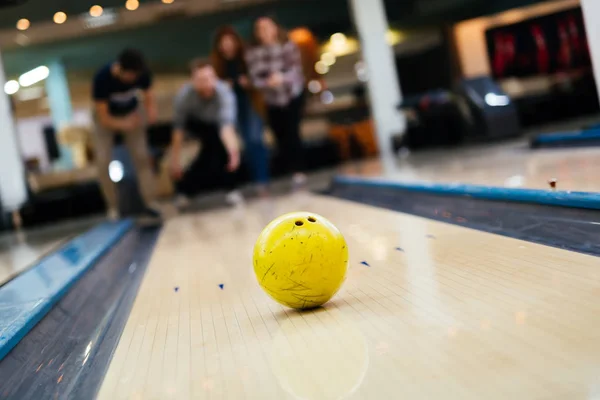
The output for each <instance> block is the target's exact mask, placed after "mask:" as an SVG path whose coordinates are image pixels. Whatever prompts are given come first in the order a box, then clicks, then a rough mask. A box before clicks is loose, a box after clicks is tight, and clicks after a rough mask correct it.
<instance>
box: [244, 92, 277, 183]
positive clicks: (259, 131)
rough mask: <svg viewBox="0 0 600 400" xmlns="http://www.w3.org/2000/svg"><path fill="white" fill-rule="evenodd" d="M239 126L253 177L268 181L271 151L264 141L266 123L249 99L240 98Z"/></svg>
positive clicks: (255, 180)
mask: <svg viewBox="0 0 600 400" xmlns="http://www.w3.org/2000/svg"><path fill="white" fill-rule="evenodd" d="M238 128H239V131H240V134H241V135H242V139H243V140H244V145H245V150H246V160H247V162H248V164H249V167H250V172H251V174H252V179H253V180H254V182H256V183H259V184H266V183H268V182H269V178H270V174H269V151H268V150H267V146H266V145H265V142H264V125H263V121H262V119H261V118H260V116H259V115H258V113H257V112H256V111H255V110H254V108H253V107H252V104H251V103H250V101H249V99H238Z"/></svg>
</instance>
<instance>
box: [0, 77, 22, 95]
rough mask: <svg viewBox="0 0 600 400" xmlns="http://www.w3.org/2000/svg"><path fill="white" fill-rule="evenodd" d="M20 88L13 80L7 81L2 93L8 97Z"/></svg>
mask: <svg viewBox="0 0 600 400" xmlns="http://www.w3.org/2000/svg"><path fill="white" fill-rule="evenodd" d="M20 87H21V86H20V85H19V82H17V81H15V80H12V81H8V82H6V83H5V84H4V93H6V94H7V95H9V96H10V95H12V94H15V93H17V92H18V91H19V88H20Z"/></svg>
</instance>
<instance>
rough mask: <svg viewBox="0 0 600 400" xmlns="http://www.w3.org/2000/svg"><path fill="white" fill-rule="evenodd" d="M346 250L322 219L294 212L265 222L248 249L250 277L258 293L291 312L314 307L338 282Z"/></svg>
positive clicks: (345, 266)
mask: <svg viewBox="0 0 600 400" xmlns="http://www.w3.org/2000/svg"><path fill="white" fill-rule="evenodd" d="M347 270H348V246H347V245H346V240H345V239H344V237H343V236H342V234H341V233H340V231H339V230H338V229H337V228H336V227H335V226H334V225H333V224H332V223H331V222H329V221H328V220H327V219H325V218H324V217H322V216H320V215H317V214H314V213H309V212H294V213H290V214H285V215H282V216H281V217H279V218H276V219H275V220H273V221H271V223H269V225H267V227H266V228H265V229H264V230H263V231H262V233H261V234H260V236H259V237H258V239H257V241H256V244H255V246H254V273H255V274H256V279H258V283H259V284H260V286H261V287H262V288H263V290H264V291H265V292H266V293H267V294H268V295H269V296H271V297H272V298H273V299H274V300H275V301H277V302H279V303H281V304H283V305H285V306H287V307H291V308H298V309H303V308H314V307H318V306H320V305H322V304H324V303H326V302H327V301H328V300H329V299H331V298H332V297H333V296H334V295H335V294H336V293H337V291H338V290H339V289H340V287H341V286H342V283H344V279H345V278H346V271H347Z"/></svg>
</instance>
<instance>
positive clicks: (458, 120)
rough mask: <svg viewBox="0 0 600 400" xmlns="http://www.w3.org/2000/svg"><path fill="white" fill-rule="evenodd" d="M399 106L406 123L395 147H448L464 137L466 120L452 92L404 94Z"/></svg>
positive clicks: (466, 129)
mask: <svg viewBox="0 0 600 400" xmlns="http://www.w3.org/2000/svg"><path fill="white" fill-rule="evenodd" d="M399 109H400V110H403V111H404V112H405V114H406V115H407V120H408V121H407V122H408V124H407V131H406V134H405V136H404V138H403V139H402V143H401V144H398V143H396V145H395V147H400V146H407V147H408V148H410V149H411V150H415V149H424V148H430V147H438V146H452V145H457V144H459V143H461V142H462V141H463V140H464V139H465V137H467V136H468V133H469V132H468V121H467V119H466V117H465V115H464V114H463V112H462V111H461V108H460V106H459V104H458V99H457V96H456V95H454V94H453V93H450V92H446V91H435V92H431V93H425V94H423V95H419V96H412V97H408V98H406V99H404V101H403V103H402V104H401V105H400V106H399ZM398 140H399V139H397V140H396V142H397V141H398Z"/></svg>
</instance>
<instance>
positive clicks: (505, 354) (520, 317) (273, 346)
mask: <svg viewBox="0 0 600 400" xmlns="http://www.w3.org/2000/svg"><path fill="white" fill-rule="evenodd" d="M299 209H305V210H309V211H311V212H315V213H318V214H321V215H323V216H326V217H327V218H328V219H330V220H331V221H332V222H333V223H334V224H336V225H337V226H338V227H339V228H340V230H341V231H342V233H344V234H345V236H346V238H347V241H348V246H349V249H350V269H349V273H348V278H347V281H346V283H345V284H344V286H343V288H342V290H341V291H340V293H338V295H337V296H336V297H335V298H334V299H333V300H332V301H331V302H330V303H328V304H326V305H325V306H324V307H323V308H321V309H317V310H312V311H307V312H296V311H292V310H289V309H285V308H283V307H281V306H279V305H278V304H276V303H274V302H273V301H272V300H271V299H270V298H268V297H267V295H266V294H264V293H263V292H262V291H261V289H260V288H259V286H258V284H257V282H256V280H255V277H254V274H253V269H252V262H251V254H252V247H253V243H254V240H255V239H256V237H257V235H258V233H259V232H260V230H261V229H262V227H263V226H264V225H265V224H266V223H267V220H268V219H269V218H270V217H271V216H274V215H275V214H279V213H283V212H287V211H293V210H299ZM269 212H270V213H271V215H266V214H268V213H269ZM599 266H600V262H599V260H598V258H595V257H591V256H586V255H582V254H578V253H571V252H567V251H563V250H560V249H556V248H550V247H545V246H541V245H536V244H533V243H529V242H522V241H518V240H515V239H510V238H506V237H502V236H496V235H492V234H488V233H482V232H479V231H474V230H470V229H467V228H463V227H459V226H454V225H447V224H443V223H440V222H435V221H431V220H426V219H422V218H418V217H413V216H410V215H405V214H400V213H395V212H391V211H387V210H383V209H378V208H373V207H369V206H364V205H360V204H356V203H350V202H345V201H341V200H337V199H332V198H328V197H321V196H316V195H305V197H286V198H282V199H280V200H278V201H277V202H276V204H274V205H273V207H268V206H267V207H264V205H262V206H260V205H256V204H254V205H251V206H249V208H248V209H247V211H246V212H244V213H240V212H234V211H211V212H207V213H202V214H196V215H184V216H181V217H179V218H177V219H173V220H171V221H169V222H168V223H167V224H166V227H165V228H164V232H163V233H162V235H161V237H160V239H159V242H158V244H157V247H156V249H155V252H154V255H153V256H152V260H151V262H150V265H149V267H148V271H147V273H146V277H145V278H144V282H143V283H142V286H141V289H140V291H139V294H138V296H137V299H136V301H135V304H134V307H133V309H132V312H131V315H130V318H129V321H128V323H127V325H126V328H125V330H124V332H123V335H122V337H121V339H120V343H119V345H118V347H117V349H116V352H115V354H114V357H113V360H112V363H111V365H110V367H109V370H108V372H107V374H106V377H105V380H104V383H103V386H102V388H101V391H100V393H99V398H100V399H111V400H112V399H119V398H131V399H188V398H197V399H204V398H206V399H221V398H228V399H242V398H248V399H270V398H272V399H340V398H353V399H374V398H381V399H392V398H394V399H397V398H410V399H415V398H420V399H441V398H443V399H507V398H512V399H584V398H585V399H588V398H593V397H594V396H597V395H598V394H599V393H600V361H599V360H600V340H598V329H599V328H600V318H598V316H599V315H600V304H599V303H598V301H597V295H598V293H599V292H600V269H599ZM220 285H223V286H222V289H221V286H220Z"/></svg>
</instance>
